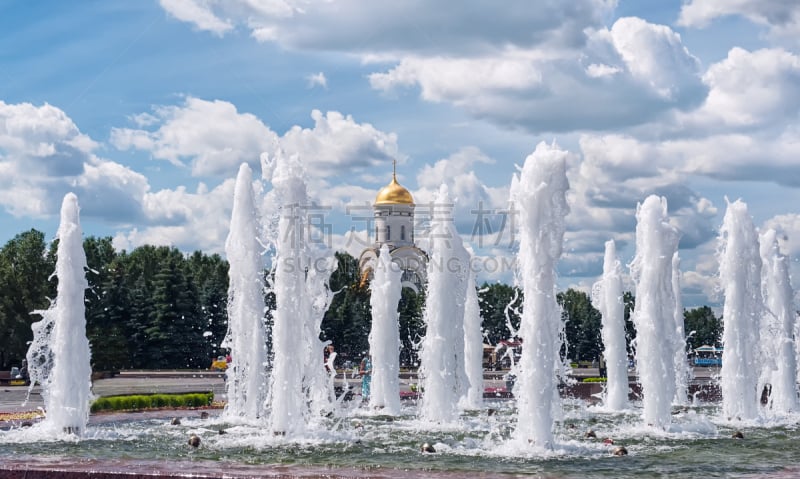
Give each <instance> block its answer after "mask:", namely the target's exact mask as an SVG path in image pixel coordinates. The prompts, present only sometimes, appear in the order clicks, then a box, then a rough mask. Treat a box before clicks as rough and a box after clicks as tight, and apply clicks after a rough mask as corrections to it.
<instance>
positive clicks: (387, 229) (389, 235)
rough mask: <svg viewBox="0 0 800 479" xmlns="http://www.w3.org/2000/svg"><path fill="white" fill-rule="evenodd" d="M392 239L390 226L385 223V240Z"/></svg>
mask: <svg viewBox="0 0 800 479" xmlns="http://www.w3.org/2000/svg"><path fill="white" fill-rule="evenodd" d="M391 240H392V228H391V226H389V225H386V241H391Z"/></svg>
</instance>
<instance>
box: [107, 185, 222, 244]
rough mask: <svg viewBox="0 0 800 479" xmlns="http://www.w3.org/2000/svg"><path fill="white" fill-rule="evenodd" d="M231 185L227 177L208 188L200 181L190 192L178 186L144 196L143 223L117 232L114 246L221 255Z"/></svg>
mask: <svg viewBox="0 0 800 479" xmlns="http://www.w3.org/2000/svg"><path fill="white" fill-rule="evenodd" d="M234 185H235V180H234V179H232V178H231V179H229V180H226V181H224V182H223V183H221V184H220V185H219V186H217V187H216V188H214V189H212V190H210V191H209V190H208V189H207V188H206V186H205V185H203V184H200V185H199V186H198V188H197V190H196V191H195V192H194V193H191V192H187V191H186V189H185V188H183V187H179V188H177V189H176V190H162V191H158V192H155V193H149V194H147V195H145V198H144V200H143V203H144V213H145V214H146V215H147V219H146V221H144V222H143V223H144V224H145V226H143V227H141V228H140V227H138V226H137V227H134V228H130V229H125V230H121V231H119V232H118V233H117V235H116V236H115V237H114V247H115V248H117V249H126V250H131V249H133V248H136V247H138V246H142V245H147V244H149V245H157V246H174V247H176V248H178V249H180V250H182V251H193V250H202V251H203V252H204V253H207V254H212V253H218V254H224V248H225V238H226V237H227V235H228V231H229V221H230V215H231V207H232V205H233V188H234ZM148 223H149V225H148Z"/></svg>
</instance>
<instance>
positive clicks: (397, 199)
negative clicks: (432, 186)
mask: <svg viewBox="0 0 800 479" xmlns="http://www.w3.org/2000/svg"><path fill="white" fill-rule="evenodd" d="M375 204H376V205H413V204H414V198H413V197H412V196H411V193H410V192H409V191H408V190H407V189H405V188H403V187H402V186H400V183H398V182H397V177H396V175H395V174H392V182H391V183H389V184H388V185H386V186H384V187H383V188H381V190H380V191H379V192H378V196H376V197H375Z"/></svg>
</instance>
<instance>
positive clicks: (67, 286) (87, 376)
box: [27, 193, 92, 436]
mask: <svg viewBox="0 0 800 479" xmlns="http://www.w3.org/2000/svg"><path fill="white" fill-rule="evenodd" d="M79 212H80V207H79V206H78V197H77V196H75V194H74V193H67V195H66V196H64V201H63V202H62V204H61V224H60V226H59V227H58V240H59V242H58V252H57V255H58V259H57V261H56V271H55V275H56V277H57V278H58V289H57V291H58V293H57V296H56V299H55V301H54V302H53V304H52V305H51V306H50V308H49V309H47V310H46V311H37V313H39V314H41V315H42V320H41V321H38V322H36V323H34V324H33V342H32V343H31V346H30V348H29V349H28V353H27V361H28V371H29V374H30V379H31V388H33V385H34V384H36V383H39V384H40V385H41V386H42V396H43V398H44V404H45V409H46V411H47V415H46V417H45V419H44V421H43V423H42V426H41V427H42V428H43V429H52V430H54V431H59V432H65V433H68V434H74V435H77V436H81V435H82V434H83V432H84V431H85V429H86V423H87V421H88V420H89V401H90V399H91V384H92V383H91V381H92V368H91V365H90V352H89V340H88V339H86V307H85V305H84V292H85V291H86V288H88V287H89V283H88V281H87V280H86V272H85V270H86V253H85V252H84V250H83V233H82V231H81V225H80V216H79Z"/></svg>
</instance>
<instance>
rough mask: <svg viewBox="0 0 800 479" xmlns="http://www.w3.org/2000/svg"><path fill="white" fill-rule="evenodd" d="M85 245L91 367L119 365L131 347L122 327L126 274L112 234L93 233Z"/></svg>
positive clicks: (111, 367) (107, 367)
mask: <svg viewBox="0 0 800 479" xmlns="http://www.w3.org/2000/svg"><path fill="white" fill-rule="evenodd" d="M83 249H84V251H85V253H86V266H87V270H86V280H87V281H88V283H89V288H88V289H87V290H86V293H85V304H86V336H87V338H88V339H89V344H90V345H91V350H92V369H94V370H106V371H107V370H114V369H119V368H121V367H123V366H124V365H125V363H126V357H127V348H128V344H127V339H126V336H125V332H124V330H123V328H124V325H125V323H126V322H127V308H128V307H129V306H130V303H129V301H126V298H127V296H128V295H127V290H126V286H127V285H126V284H125V278H124V276H123V275H122V274H121V272H120V271H119V268H118V266H119V265H118V264H117V262H116V258H117V253H116V251H115V250H114V245H113V243H112V238H111V237H110V236H109V237H105V238H96V237H93V236H90V237H88V238H86V239H84V240H83ZM114 265H117V266H114ZM111 268H116V269H114V270H112V269H111Z"/></svg>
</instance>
